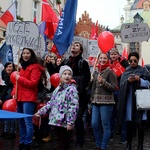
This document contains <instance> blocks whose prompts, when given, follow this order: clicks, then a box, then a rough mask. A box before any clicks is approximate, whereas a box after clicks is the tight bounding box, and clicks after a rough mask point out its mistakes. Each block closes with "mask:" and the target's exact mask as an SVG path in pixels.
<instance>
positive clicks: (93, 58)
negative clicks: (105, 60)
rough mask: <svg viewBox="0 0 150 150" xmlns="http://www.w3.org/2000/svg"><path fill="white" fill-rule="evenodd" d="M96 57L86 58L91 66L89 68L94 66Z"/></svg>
mask: <svg viewBox="0 0 150 150" xmlns="http://www.w3.org/2000/svg"><path fill="white" fill-rule="evenodd" d="M96 59H97V58H96V57H89V58H88V60H89V64H90V65H91V66H94V65H95V63H96Z"/></svg>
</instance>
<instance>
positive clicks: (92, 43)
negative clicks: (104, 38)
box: [65, 36, 101, 59]
mask: <svg viewBox="0 0 150 150" xmlns="http://www.w3.org/2000/svg"><path fill="white" fill-rule="evenodd" d="M74 41H78V42H80V43H81V44H82V46H83V49H84V50H83V54H82V56H83V58H84V59H88V58H89V57H97V56H98V54H99V52H101V51H100V49H99V47H98V44H97V40H89V39H86V38H84V37H80V36H75V37H74V39H73V42H74ZM70 46H71V45H70ZM70 46H69V48H68V50H67V52H66V53H65V56H66V57H69V56H70V55H71V51H70Z"/></svg>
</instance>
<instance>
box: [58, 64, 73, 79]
mask: <svg viewBox="0 0 150 150" xmlns="http://www.w3.org/2000/svg"><path fill="white" fill-rule="evenodd" d="M66 70H69V71H70V72H71V75H73V72H72V69H71V68H70V67H69V66H67V65H64V66H61V67H60V70H59V76H60V77H61V76H62V74H63V72H64V71H66Z"/></svg>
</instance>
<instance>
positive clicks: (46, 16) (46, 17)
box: [42, 0, 59, 23]
mask: <svg viewBox="0 0 150 150" xmlns="http://www.w3.org/2000/svg"><path fill="white" fill-rule="evenodd" d="M42 21H47V22H55V23H56V22H58V21H59V19H58V17H57V15H56V13H55V12H54V10H53V9H52V7H51V6H50V5H49V3H48V1H47V0H43V1H42Z"/></svg>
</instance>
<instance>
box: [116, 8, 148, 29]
mask: <svg viewBox="0 0 150 150" xmlns="http://www.w3.org/2000/svg"><path fill="white" fill-rule="evenodd" d="M140 16H141V17H142V18H143V19H144V20H143V23H147V24H148V26H149V27H150V17H149V16H150V11H143V12H142V13H140ZM125 23H134V18H131V19H129V20H127V21H126V22H125ZM125 23H124V24H125ZM119 30H121V25H119V26H117V27H116V28H114V29H113V31H119Z"/></svg>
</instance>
